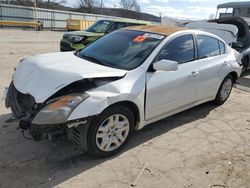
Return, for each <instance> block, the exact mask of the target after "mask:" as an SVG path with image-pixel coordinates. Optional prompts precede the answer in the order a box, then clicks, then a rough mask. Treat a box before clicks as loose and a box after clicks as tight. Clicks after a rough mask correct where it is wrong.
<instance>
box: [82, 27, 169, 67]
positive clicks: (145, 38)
mask: <svg viewBox="0 0 250 188" xmlns="http://www.w3.org/2000/svg"><path fill="white" fill-rule="evenodd" d="M163 38H165V36H164V35H159V34H153V33H146V32H143V31H131V30H118V31H115V32H112V33H110V34H108V35H106V36H104V37H102V38H100V39H99V40H98V41H96V42H94V43H92V44H90V45H89V46H87V47H86V48H84V49H83V50H81V51H80V52H79V53H78V56H79V57H81V58H83V59H87V60H89V61H92V62H94V63H98V64H102V65H105V66H109V67H114V68H119V69H125V70H132V69H135V68H137V67H138V66H140V65H141V64H142V63H143V62H144V61H145V59H146V58H147V57H148V56H149V55H150V54H151V53H152V51H153V50H154V49H155V47H156V46H157V45H158V44H159V43H160V42H161V41H162V39H163Z"/></svg>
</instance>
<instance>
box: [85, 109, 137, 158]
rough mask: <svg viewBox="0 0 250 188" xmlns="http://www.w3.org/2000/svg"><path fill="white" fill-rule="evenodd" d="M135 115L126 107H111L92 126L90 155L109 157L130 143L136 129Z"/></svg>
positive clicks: (89, 135)
mask: <svg viewBox="0 0 250 188" xmlns="http://www.w3.org/2000/svg"><path fill="white" fill-rule="evenodd" d="M134 124H135V123H134V115H133V113H132V112H131V110H130V109H129V108H127V107H126V106H120V105H116V106H111V107H109V108H107V109H106V110H104V111H103V112H102V113H101V114H100V115H99V116H98V117H97V118H95V120H94V121H93V122H92V123H91V124H90V127H89V131H88V144H87V145H88V153H89V154H90V155H91V156H94V157H100V158H103V157H109V156H111V155H115V154H116V153H118V152H119V151H120V150H121V149H122V148H123V147H124V146H125V145H126V143H127V142H128V140H129V138H130V136H131V133H132V131H133V129H134Z"/></svg>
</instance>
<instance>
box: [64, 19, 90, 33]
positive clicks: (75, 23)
mask: <svg viewBox="0 0 250 188" xmlns="http://www.w3.org/2000/svg"><path fill="white" fill-rule="evenodd" d="M94 23H95V21H90V20H76V19H67V26H66V29H67V30H68V31H82V30H85V29H87V28H89V27H90V26H91V25H93V24H94Z"/></svg>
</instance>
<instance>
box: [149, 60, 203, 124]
mask: <svg viewBox="0 0 250 188" xmlns="http://www.w3.org/2000/svg"><path fill="white" fill-rule="evenodd" d="M198 68H199V67H198V63H197V62H196V61H193V62H188V63H183V64H181V65H179V66H178V70H177V71H171V72H168V71H157V72H155V73H148V76H147V86H146V87H147V98H146V120H150V119H152V118H155V117H157V116H160V115H162V114H165V113H169V112H171V111H174V110H176V109H179V108H181V107H184V106H187V105H190V104H191V103H194V102H195V101H196V99H197V96H196V95H197V84H198V82H197V76H192V72H194V71H197V72H198V71H199V69H198ZM166 80H167V82H166ZM163 93H164V94H163Z"/></svg>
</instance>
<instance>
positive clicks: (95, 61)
mask: <svg viewBox="0 0 250 188" xmlns="http://www.w3.org/2000/svg"><path fill="white" fill-rule="evenodd" d="M81 58H83V59H86V60H90V61H91V62H93V63H97V64H100V65H105V63H103V62H101V61H100V60H99V59H97V58H95V57H92V56H89V55H86V54H83V55H81Z"/></svg>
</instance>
